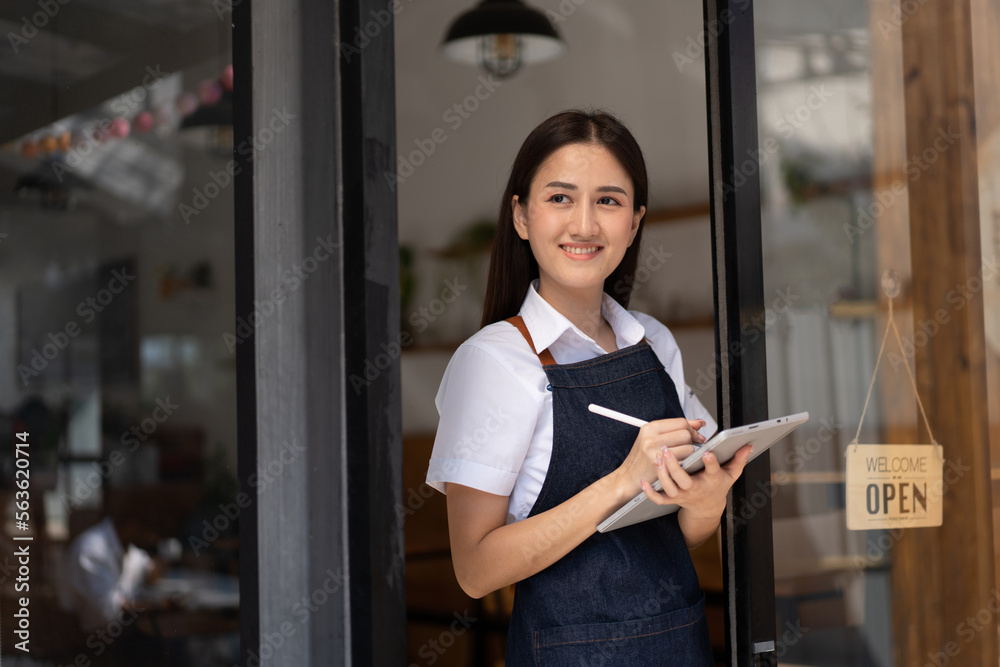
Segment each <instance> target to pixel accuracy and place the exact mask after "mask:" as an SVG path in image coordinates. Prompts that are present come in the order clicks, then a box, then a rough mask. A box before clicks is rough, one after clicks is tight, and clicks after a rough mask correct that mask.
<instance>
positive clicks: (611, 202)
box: [597, 197, 621, 206]
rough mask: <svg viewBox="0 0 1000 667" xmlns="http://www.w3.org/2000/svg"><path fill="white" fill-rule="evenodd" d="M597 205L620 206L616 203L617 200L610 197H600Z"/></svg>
mask: <svg viewBox="0 0 1000 667" xmlns="http://www.w3.org/2000/svg"><path fill="white" fill-rule="evenodd" d="M597 203H598V204H609V205H611V206H620V205H621V204H619V203H618V200H617V199H614V198H612V197H601V198H600V199H598V200H597Z"/></svg>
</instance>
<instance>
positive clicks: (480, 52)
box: [441, 0, 566, 78]
mask: <svg viewBox="0 0 1000 667" xmlns="http://www.w3.org/2000/svg"><path fill="white" fill-rule="evenodd" d="M441 50H442V51H443V52H444V55H445V56H447V57H448V58H450V59H451V60H454V61H457V62H461V63H466V64H469V65H481V66H482V67H483V69H485V70H486V71H487V72H489V73H491V74H493V75H494V76H497V77H500V78H503V77H508V76H510V75H511V74H513V73H514V72H516V71H517V70H518V69H519V68H520V67H521V65H524V64H534V63H540V62H545V61H546V60H551V59H553V58H555V57H556V56H558V55H560V54H561V53H562V52H563V51H565V50H566V44H565V43H564V42H563V41H562V39H561V38H560V37H559V33H557V32H556V29H555V26H553V25H552V23H551V22H550V21H549V19H548V17H547V16H545V14H543V13H542V12H540V11H538V10H537V9H532V8H531V7H528V6H527V5H525V4H524V3H523V2H521V1H520V0H482V2H480V3H479V4H478V5H476V7H475V8H473V9H470V10H469V11H467V12H465V13H464V14H461V15H460V16H459V17H458V18H457V19H455V21H454V23H452V24H451V27H450V28H448V32H447V34H446V35H445V38H444V42H443V43H442V44H441Z"/></svg>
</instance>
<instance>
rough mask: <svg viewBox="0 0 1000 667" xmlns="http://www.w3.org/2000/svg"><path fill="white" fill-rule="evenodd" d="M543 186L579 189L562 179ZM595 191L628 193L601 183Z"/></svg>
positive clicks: (614, 186)
mask: <svg viewBox="0 0 1000 667" xmlns="http://www.w3.org/2000/svg"><path fill="white" fill-rule="evenodd" d="M545 187H547V188H559V189H561V190H577V189H579V188H577V187H576V186H575V185H573V184H572V183H565V182H563V181H552V182H551V183H548V184H547V185H546V186H545ZM597 191H598V192H619V193H621V194H623V195H626V196H628V193H627V192H625V190H624V189H622V188H620V187H618V186H617V185H602V186H601V187H599V188H597Z"/></svg>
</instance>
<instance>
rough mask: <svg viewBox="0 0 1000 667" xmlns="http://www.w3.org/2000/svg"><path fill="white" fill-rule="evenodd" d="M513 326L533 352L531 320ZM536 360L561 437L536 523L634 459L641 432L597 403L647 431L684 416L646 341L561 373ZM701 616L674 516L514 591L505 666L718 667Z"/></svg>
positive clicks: (592, 548)
mask: <svg viewBox="0 0 1000 667" xmlns="http://www.w3.org/2000/svg"><path fill="white" fill-rule="evenodd" d="M507 321H508V322H510V323H511V324H513V325H514V326H516V327H517V328H518V329H519V330H520V331H521V333H522V334H523V335H524V337H525V339H526V340H527V341H528V344H529V345H531V349H532V350H535V347H534V344H533V343H532V341H531V336H530V335H529V334H528V330H527V327H525V325H524V321H523V320H522V319H521V318H520V317H514V318H511V319H509V320H507ZM535 353H536V354H538V357H539V360H540V361H541V362H542V365H543V367H544V370H545V375H546V376H547V377H548V380H549V389H550V390H551V391H552V410H553V433H552V458H551V460H550V462H549V468H548V472H547V473H546V476H545V481H544V482H543V484H542V488H541V491H540V492H539V495H538V500H537V501H535V504H534V505H533V506H532V508H531V511H530V512H529V514H528V516H529V517H530V516H534V515H536V514H539V513H541V512H544V511H546V510H549V509H551V508H553V507H555V506H557V505H559V504H561V503H562V502H564V501H566V500H568V499H569V498H571V497H572V496H574V495H576V494H577V493H579V492H580V491H581V490H583V489H584V488H585V487H587V486H589V485H590V484H592V483H593V482H595V481H597V480H598V479H600V478H601V477H604V476H605V475H607V474H609V473H611V472H612V471H613V470H615V469H616V468H618V466H620V465H621V463H622V462H623V461H624V460H625V457H626V456H627V455H628V453H629V451H630V450H631V449H632V445H633V443H634V442H635V438H636V435H637V430H636V428H635V427H634V426H629V425H628V424H622V423H620V422H617V421H614V420H612V419H608V418H607V417H602V416H600V415H595V414H593V413H592V412H590V411H589V410H588V409H587V406H588V405H589V404H590V403H597V404H598V405H603V406H604V407H607V408H611V409H612V410H618V411H619V412H624V413H625V414H628V415H633V416H635V417H639V418H640V419H645V420H646V421H652V420H655V419H665V418H669V417H683V416H684V413H683V411H682V409H681V404H680V401H679V400H678V397H677V390H676V389H675V387H674V383H673V381H672V380H671V379H670V376H669V375H668V374H667V372H666V370H665V369H664V368H663V364H661V363H660V360H659V359H658V358H657V356H656V353H655V352H653V350H652V348H650V347H649V344H648V343H647V342H646V340H645V339H643V340H642V341H640V342H639V343H637V344H636V345H632V346H630V347H627V348H624V349H622V350H618V351H617V352H612V353H611V354H606V355H603V356H600V357H597V358H596V359H591V360H589V361H582V362H579V363H575V364H562V365H558V364H556V363H555V360H554V359H553V357H552V354H551V353H550V352H549V351H548V350H543V351H542V352H541V353H539V352H537V350H535ZM638 492H639V489H638V488H637V489H636V493H638ZM545 539H547V538H545ZM552 539H558V535H553V536H552ZM544 546H545V545H544V544H542V545H540V547H542V548H544ZM704 605H705V603H704V594H703V593H702V591H701V588H700V587H699V585H698V576H697V574H696V573H695V570H694V565H693V564H692V563H691V556H690V555H689V554H688V550H687V546H686V544H685V542H684V535H683V534H682V533H681V530H680V527H679V526H678V524H677V514H676V513H674V514H669V515H667V516H663V517H659V518H657V519H652V520H649V521H645V522H643V523H639V524H636V525H633V526H627V527H625V528H619V529H618V530H613V531H611V532H608V533H596V532H595V533H594V534H593V535H591V536H590V537H589V538H587V540H585V541H584V542H583V543H582V544H580V545H579V546H577V547H576V548H575V549H573V550H572V551H571V552H570V553H568V554H566V555H565V556H563V557H562V558H561V559H560V560H559V561H557V562H556V563H554V564H552V565H550V566H549V567H547V568H546V569H544V570H542V571H541V572H539V573H537V574H535V575H533V576H531V577H528V578H527V579H525V580H523V581H520V582H518V583H517V586H516V588H515V594H514V610H513V613H512V615H511V620H510V629H509V631H508V634H507V655H506V664H507V665H514V666H516V667H521V666H523V665H544V667H554V666H556V667H557V666H560V665H567V666H569V665H572V666H573V667H581V666H583V665H594V666H597V665H607V666H611V665H615V666H617V665H633V666H634V665H684V666H685V667H702V666H705V667H712V665H713V660H712V650H711V646H710V644H709V638H708V624H707V622H706V620H705V614H704Z"/></svg>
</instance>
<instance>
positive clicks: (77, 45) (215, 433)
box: [0, 0, 239, 665]
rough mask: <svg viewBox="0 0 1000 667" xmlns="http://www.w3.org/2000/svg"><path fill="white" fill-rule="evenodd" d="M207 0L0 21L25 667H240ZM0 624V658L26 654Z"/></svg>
mask: <svg viewBox="0 0 1000 667" xmlns="http://www.w3.org/2000/svg"><path fill="white" fill-rule="evenodd" d="M219 7H222V5H221V4H219V3H216V4H215V5H213V4H212V3H204V2H193V1H182V2H171V3H157V2H146V1H143V2H138V3H136V2H124V1H119V0H80V1H79V2H78V3H76V2H74V3H66V2H41V3H38V2H28V1H16V2H12V3H11V2H8V3H6V6H5V9H4V10H3V11H2V12H0V28H2V29H3V30H2V32H3V34H4V35H5V36H6V37H5V48H4V49H3V50H0V117H2V122H0V314H2V317H3V320H4V322H5V323H6V324H5V326H4V327H2V328H0V354H2V355H3V356H4V360H5V361H4V363H3V364H0V368H3V369H4V373H3V376H2V377H0V417H2V419H0V422H2V423H3V424H4V425H5V427H6V428H5V433H7V435H6V436H5V438H6V440H5V441H4V444H3V452H2V453H0V463H2V465H3V469H4V475H3V479H4V482H3V487H2V490H3V494H2V498H3V502H4V506H3V509H4V517H5V521H4V537H3V542H4V544H5V547H4V549H5V550H4V553H5V554H10V553H13V552H14V549H16V548H21V547H23V546H26V547H27V548H29V549H30V553H31V554H32V558H31V571H30V590H28V589H24V590H22V589H18V590H15V586H14V583H15V582H14V581H13V579H12V578H10V577H4V582H3V586H2V595H3V599H2V601H0V607H2V608H3V609H4V614H5V615H8V614H10V615H12V614H14V611H15V610H16V609H17V607H18V605H19V604H20V598H21V597H22V596H23V595H24V594H25V591H27V594H28V595H29V599H30V614H31V634H30V642H28V643H27V644H25V645H24V647H25V648H28V649H29V651H28V653H29V654H30V655H31V657H32V658H34V659H35V662H32V663H31V664H38V665H56V664H106V662H107V661H109V660H110V661H115V664H154V665H155V664H163V665H168V664H169V665H174V664H177V665H180V664H191V663H193V664H199V665H202V664H204V665H233V664H237V663H238V662H239V654H238V649H239V647H238V630H239V623H238V613H239V595H238V586H237V582H238V576H239V572H238V567H237V565H238V558H237V534H238V531H237V524H238V509H237V510H236V511H235V513H234V511H233V509H231V508H236V507H237V506H236V505H235V504H234V499H235V494H236V476H235V472H236V397H235V384H236V379H235V355H234V351H233V350H231V349H229V348H228V347H227V346H226V344H225V337H224V336H225V334H226V333H227V332H231V331H232V326H233V325H232V322H233V321H234V320H235V314H234V302H235V295H234V267H233V247H234V246H233V228H234V214H233V191H232V188H231V187H230V186H231V183H232V179H231V177H230V175H229V174H228V173H227V165H228V164H229V162H230V160H231V158H232V145H233V142H232V68H231V65H230V63H231V21H230V18H231V14H230V12H229V11H228V9H227V10H226V11H221V12H220V11H219V10H218V8H219ZM227 8H228V4H227ZM15 433H23V434H26V435H24V436H20V437H19V436H16V435H14V434H15ZM19 439H20V440H25V441H26V442H27V446H26V447H23V448H22V449H21V450H16V449H15V442H17V441H18V440H19ZM18 452H23V453H30V459H29V468H28V469H29V471H30V477H29V478H27V480H28V482H27V484H26V487H27V488H25V487H21V488H18V487H17V486H15V483H16V480H15V478H14V475H13V472H14V470H16V469H17V466H18V465H21V464H19V463H18V456H19V453H18ZM8 472H10V473H11V474H8ZM17 492H26V493H23V495H21V496H15V494H16V493H17ZM18 502H26V504H25V507H26V508H27V509H26V510H24V512H25V514H24V515H23V516H22V514H21V505H18ZM25 537H30V538H31V540H30V541H29V540H25V539H19V538H25ZM85 565H86V567H85ZM88 568H89V570H88ZM7 618H11V616H7ZM2 625H3V638H2V640H3V641H2V647H3V652H4V658H8V657H13V656H15V655H17V656H21V657H23V656H24V653H23V652H22V651H20V650H18V648H20V647H15V644H16V643H17V642H19V641H21V639H23V638H21V639H19V638H18V637H17V636H15V634H13V632H12V629H10V626H11V624H9V623H7V622H4V623H3V624H2Z"/></svg>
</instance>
